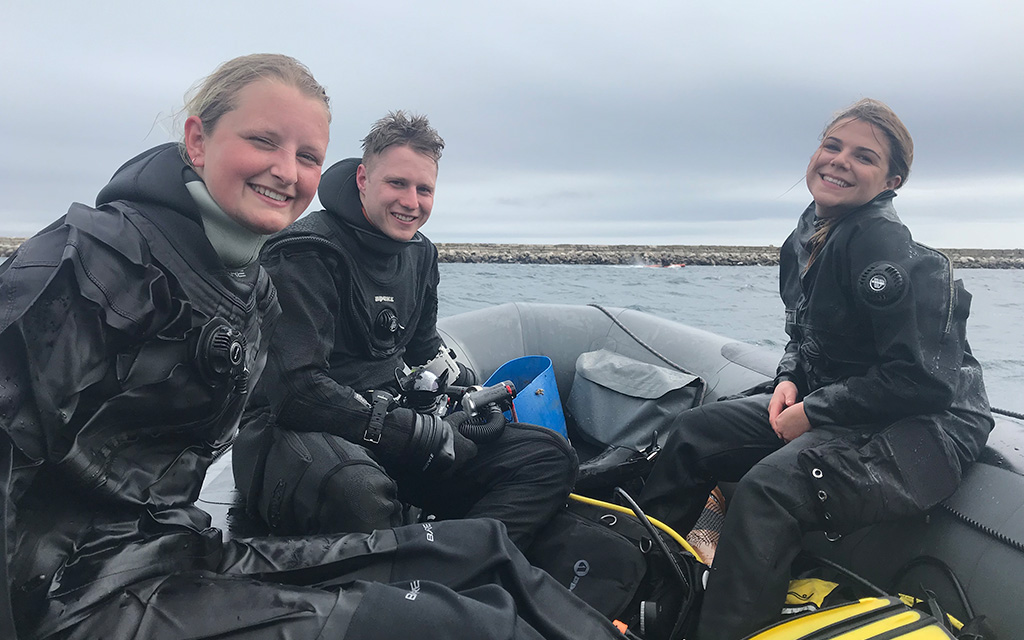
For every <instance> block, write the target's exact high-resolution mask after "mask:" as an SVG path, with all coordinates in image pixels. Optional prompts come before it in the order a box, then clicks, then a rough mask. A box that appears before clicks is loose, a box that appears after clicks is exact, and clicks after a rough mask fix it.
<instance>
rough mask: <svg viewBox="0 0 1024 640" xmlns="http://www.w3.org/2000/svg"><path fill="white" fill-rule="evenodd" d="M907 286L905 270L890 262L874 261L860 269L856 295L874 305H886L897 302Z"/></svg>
mask: <svg viewBox="0 0 1024 640" xmlns="http://www.w3.org/2000/svg"><path fill="white" fill-rule="evenodd" d="M907 287H908V282H907V277H906V272H905V271H904V270H903V268H902V267H901V266H899V265H897V264H893V263H892V262H876V263H874V264H872V265H871V266H869V267H868V268H867V269H865V270H864V271H862V272H861V274H860V277H859V278H858V279H857V293H858V295H860V297H861V299H862V300H864V302H866V303H868V304H870V305H872V306H875V307H888V306H889V305H892V304H895V303H896V302H899V301H900V300H901V299H902V298H903V295H904V294H905V293H906V291H907Z"/></svg>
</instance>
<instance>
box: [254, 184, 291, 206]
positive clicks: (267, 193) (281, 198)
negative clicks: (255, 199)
mask: <svg viewBox="0 0 1024 640" xmlns="http://www.w3.org/2000/svg"><path fill="white" fill-rule="evenodd" d="M252 190H253V191H255V192H256V193H258V194H260V195H263V196H266V197H268V198H270V199H271V200H277V201H278V202H284V201H285V200H287V199H288V196H285V195H283V194H280V193H278V192H276V191H271V190H270V189H267V188H266V187H261V186H259V185H255V184H254V185H252Z"/></svg>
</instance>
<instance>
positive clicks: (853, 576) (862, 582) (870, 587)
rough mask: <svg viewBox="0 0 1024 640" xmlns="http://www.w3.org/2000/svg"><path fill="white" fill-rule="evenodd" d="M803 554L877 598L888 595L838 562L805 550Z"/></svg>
mask: <svg viewBox="0 0 1024 640" xmlns="http://www.w3.org/2000/svg"><path fill="white" fill-rule="evenodd" d="M803 554H804V557H806V558H809V559H810V560H812V561H814V562H817V563H818V564H822V565H825V566H826V567H831V568H832V569H835V570H836V571H838V572H840V573H842V574H843V575H845V576H846V577H848V578H850V579H851V580H854V581H855V582H858V583H860V585H861V586H863V587H865V588H867V589H868V590H869V591H874V592H875V594H876V595H878V596H881V597H883V598H884V597H886V596H888V595H889V594H888V593H886V591H885V589H883V588H881V587H879V586H878V585H876V584H873V583H871V582H869V581H868V580H867V578H865V577H863V576H861V575H859V574H857V573H854V571H853V570H852V569H848V568H846V567H844V566H843V565H841V564H839V563H838V562H833V561H831V560H829V559H828V558H824V557H822V556H819V555H818V554H816V553H811V552H810V551H807V550H804V551H803Z"/></svg>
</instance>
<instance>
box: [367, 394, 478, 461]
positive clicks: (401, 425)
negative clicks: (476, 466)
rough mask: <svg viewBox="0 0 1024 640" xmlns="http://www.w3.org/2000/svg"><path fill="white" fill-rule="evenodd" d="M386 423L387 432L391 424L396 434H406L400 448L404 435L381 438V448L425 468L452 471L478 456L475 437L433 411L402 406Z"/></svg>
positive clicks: (391, 414) (389, 414)
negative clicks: (464, 433)
mask: <svg viewBox="0 0 1024 640" xmlns="http://www.w3.org/2000/svg"><path fill="white" fill-rule="evenodd" d="M384 425H385V430H384V433H385V434H386V433H387V431H388V428H389V427H390V428H391V429H392V430H393V431H394V433H395V434H396V435H397V434H405V435H406V437H405V438H404V445H402V446H400V447H396V446H395V445H398V444H399V443H400V442H401V441H402V440H403V438H401V437H398V438H397V439H395V440H392V439H391V438H382V439H381V445H383V446H382V450H384V452H385V453H391V454H392V456H393V457H394V458H395V459H398V460H401V461H406V462H410V463H412V464H415V465H416V467H417V468H419V469H421V470H422V471H430V472H431V473H438V474H445V473H450V472H452V471H455V470H456V469H458V468H459V467H461V466H462V465H463V464H465V463H466V462H468V461H469V460H471V459H472V458H473V457H474V456H475V455H476V451H477V449H476V444H474V443H473V441H472V440H470V439H468V438H466V437H465V436H463V435H462V434H461V433H459V431H458V429H454V428H452V425H451V424H449V423H448V422H445V421H444V420H442V419H441V418H438V417H437V416H435V415H432V414H423V413H417V412H415V411H413V410H412V409H406V408H404V407H401V408H398V409H395V410H394V411H391V412H390V413H388V415H387V417H386V418H385V419H384ZM385 442H387V444H385ZM389 445H390V446H389ZM388 450H390V451H388Z"/></svg>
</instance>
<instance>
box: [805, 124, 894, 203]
mask: <svg viewBox="0 0 1024 640" xmlns="http://www.w3.org/2000/svg"><path fill="white" fill-rule="evenodd" d="M885 140H886V139H885V136H884V135H883V134H882V132H881V131H879V130H878V129H876V128H875V126H874V125H872V124H870V123H868V122H865V121H863V120H858V119H853V118H848V119H846V120H840V121H839V122H837V123H836V124H835V125H834V126H833V127H832V128H831V129H829V131H828V132H827V133H826V134H825V137H824V139H823V140H822V141H821V146H820V147H818V150H817V151H816V152H815V153H814V155H813V156H811V161H810V163H809V164H808V165H807V189H808V190H809V191H810V192H811V195H812V196H813V197H814V204H815V207H816V210H817V214H818V216H819V217H821V218H831V217H835V216H837V215H842V214H844V213H846V212H848V211H851V210H852V209H855V208H857V207H859V206H861V205H863V204H865V203H867V202H869V201H871V199H872V198H874V197H875V196H877V195H878V194H879V193H881V192H883V191H885V190H886V189H895V188H896V187H898V186H899V184H900V180H901V178H900V177H899V176H892V177H890V176H889V144H888V143H887V142H886V141H885Z"/></svg>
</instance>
